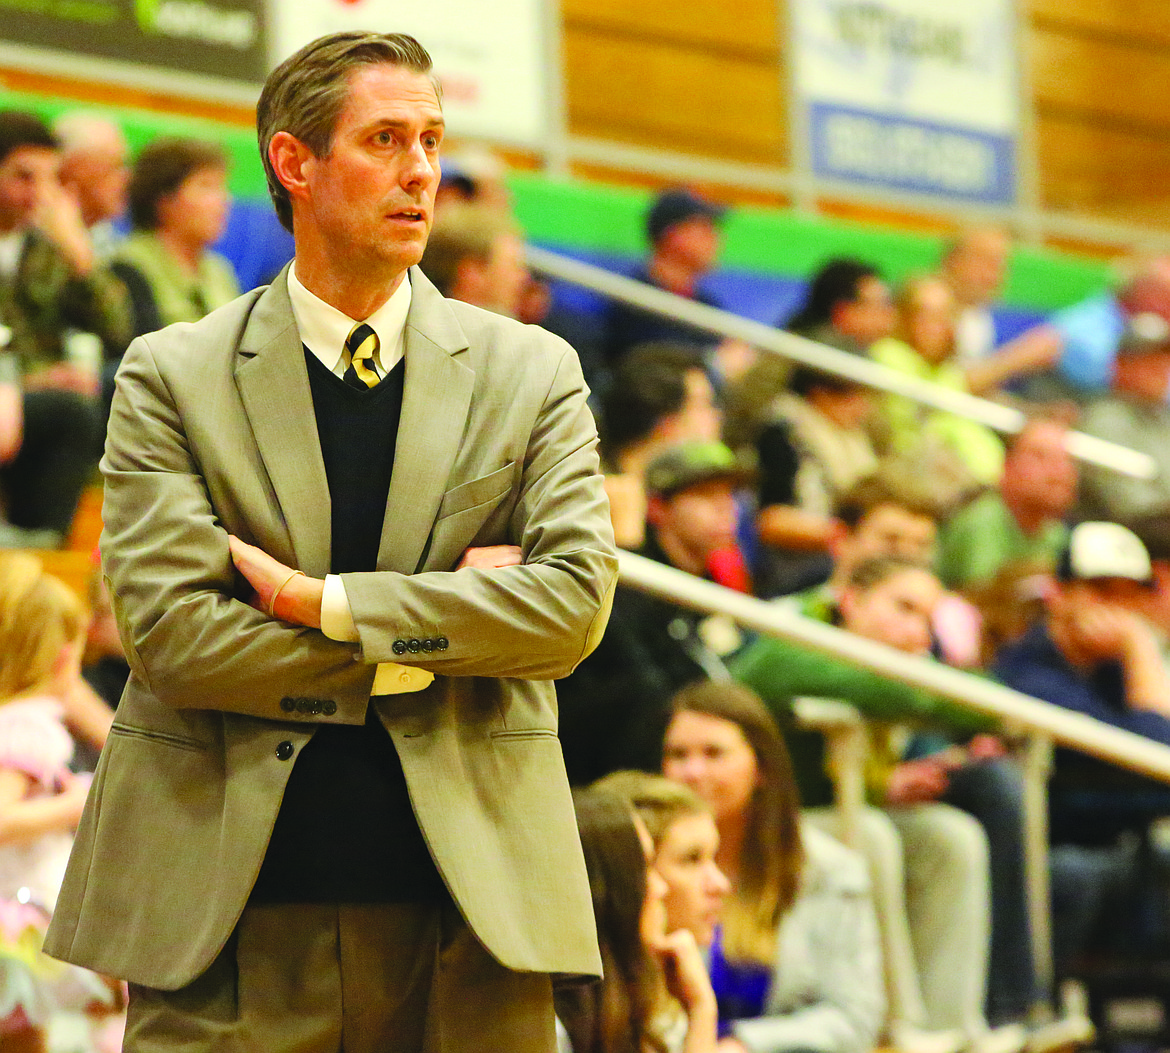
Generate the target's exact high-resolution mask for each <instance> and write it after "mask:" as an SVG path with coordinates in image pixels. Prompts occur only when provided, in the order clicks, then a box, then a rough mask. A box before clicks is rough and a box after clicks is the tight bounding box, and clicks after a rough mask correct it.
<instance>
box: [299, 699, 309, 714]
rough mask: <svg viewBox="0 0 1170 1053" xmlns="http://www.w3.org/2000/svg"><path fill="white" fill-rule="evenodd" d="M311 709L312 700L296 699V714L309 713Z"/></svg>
mask: <svg viewBox="0 0 1170 1053" xmlns="http://www.w3.org/2000/svg"><path fill="white" fill-rule="evenodd" d="M312 709H313V700H312V699H311V698H298V699H297V712H298V713H310V712H312Z"/></svg>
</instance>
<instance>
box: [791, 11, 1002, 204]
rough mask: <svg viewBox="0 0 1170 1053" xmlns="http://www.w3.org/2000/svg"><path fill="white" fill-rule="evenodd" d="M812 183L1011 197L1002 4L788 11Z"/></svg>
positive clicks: (985, 198)
mask: <svg viewBox="0 0 1170 1053" xmlns="http://www.w3.org/2000/svg"><path fill="white" fill-rule="evenodd" d="M790 2H791V4H792V12H793V31H794V32H793V39H794V45H793V47H794V69H795V80H796V87H797V91H798V93H799V95H800V97H801V99H802V101H803V103H804V106H805V112H806V114H807V118H808V120H807V128H808V134H809V142H808V149H809V153H810V156H811V162H812V168H813V171H814V172H815V173H816V174H817V175H821V176H826V177H832V178H836V179H844V180H849V181H853V182H861V183H866V184H869V185H874V186H886V187H889V188H891V189H897V190H909V191H913V192H917V193H924V194H930V195H935V196H943V197H950V198H959V199H963V200H967V201H979V202H985V203H996V204H998V203H1009V202H1011V201H1012V200H1013V199H1014V197H1015V192H1016V191H1015V182H1016V179H1015V166H1016V153H1017V144H1016V139H1017V126H1018V115H1017V110H1018V100H1017V96H1016V86H1017V76H1016V60H1015V38H1014V25H1015V22H1014V18H1015V15H1014V11H1013V7H1012V2H1013V0H964V2H963V3H962V4H939V3H938V2H937V0H790Z"/></svg>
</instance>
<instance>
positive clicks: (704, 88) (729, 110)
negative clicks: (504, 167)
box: [564, 25, 784, 164]
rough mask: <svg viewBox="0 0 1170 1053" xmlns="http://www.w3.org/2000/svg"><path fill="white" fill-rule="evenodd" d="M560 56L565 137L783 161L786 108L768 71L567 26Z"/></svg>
mask: <svg viewBox="0 0 1170 1053" xmlns="http://www.w3.org/2000/svg"><path fill="white" fill-rule="evenodd" d="M564 47H565V70H566V83H567V95H568V104H569V105H568V108H569V128H570V130H571V131H572V132H574V133H576V134H580V135H590V136H597V137H600V138H608V139H617V140H620V141H623V142H633V143H637V144H639V145H644V146H653V147H658V148H661V149H667V150H674V151H677V152H681V153H688V154H699V155H703V156H708V157H721V158H728V159H732V160H737V161H756V162H763V163H771V164H778V163H782V162H783V158H784V135H783V125H784V121H783V114H784V107H783V101H782V86H781V74H780V72H779V71H778V69H777V66H776V64H775V63H774V62H767V61H757V60H749V59H745V58H743V57H729V56H727V55H724V54H721V53H718V52H713V51H711V50H707V49H704V48H702V47H698V46H693V45H688V44H683V43H678V42H675V41H670V40H662V39H651V38H646V37H642V36H631V35H628V34H626V33H619V32H617V31H602V30H599V29H597V28H592V27H591V28H584V27H579V26H576V25H566V27H565V36H564Z"/></svg>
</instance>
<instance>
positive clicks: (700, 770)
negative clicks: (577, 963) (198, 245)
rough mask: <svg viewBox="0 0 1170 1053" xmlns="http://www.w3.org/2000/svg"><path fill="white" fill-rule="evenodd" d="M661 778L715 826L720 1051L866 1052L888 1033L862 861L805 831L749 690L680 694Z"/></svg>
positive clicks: (713, 959)
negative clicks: (707, 813) (719, 880)
mask: <svg viewBox="0 0 1170 1053" xmlns="http://www.w3.org/2000/svg"><path fill="white" fill-rule="evenodd" d="M673 710H674V715H673V717H672V718H671V721H670V725H669V727H668V729H667V733H666V743H665V749H664V761H663V771H664V773H665V774H666V775H667V776H668V777H669V778H671V779H674V780H677V781H678V782H681V783H683V784H685V785H687V786H689V787H690V788H691V789H692V790H694V791H695V793H696V794H698V796H699V797H700V798H702V799H703V800H704V801H705V802H706V803H707V805H709V806H710V808H711V811H712V812H713V814H714V817H715V822H716V825H717V828H718V846H719V847H718V854H717V857H716V858H717V862H718V866H719V869H720V870H721V871H722V872H723V873H724V874H726V875H727V877H728V879H729V880H730V882H731V895H730V898H729V900H728V903H727V905H726V908H725V910H724V912H723V924H722V927H721V929H720V930H719V932H718V933H717V935H716V936H715V939H714V941H713V942H712V944H711V948H710V970H711V982H712V986H713V987H714V990H715V993H716V996H717V999H718V1005H719V1022H720V1032H721V1034H725V1035H728V1036H730V1037H729V1038H725V1039H724V1040H723V1042H722V1043H721V1045H720V1049H721V1050H727V1051H728V1053H731V1051H733V1050H734V1051H747V1050H750V1051H751V1053H793V1051H796V1050H801V1051H813V1050H815V1051H817V1053H865V1051H867V1050H869V1049H871V1048H872V1047H873V1045H874V1043H875V1040H876V1039H877V1036H878V1032H879V1030H880V1028H881V1024H882V1020H883V1016H884V1011H885V1001H884V998H883V995H882V975H881V956H880V952H879V950H878V936H877V924H876V921H875V918H874V911H873V905H872V903H871V901H870V894H869V878H868V876H867V874H866V867H865V863H864V861H863V860H862V858H861V857H860V856H858V855H857V854H855V853H854V852H851V851H849V850H848V849H846V848H845V847H843V846H842V845H840V844H838V843H837V842H836V841H834V840H832V838H830V837H829V836H828V835H827V834H823V833H821V832H819V831H818V830H815V829H813V828H811V827H809V826H807V825H804V824H802V823H801V822H800V819H799V811H798V808H799V802H798V799H797V791H796V785H795V783H794V781H793V778H792V769H791V765H790V763H789V759H788V753H787V750H786V749H785V747H784V740H783V739H782V738H781V735H780V732H779V730H778V728H777V726H776V724H775V722H774V721H773V720H772V717H771V715H770V714H769V713H768V711H767V710H766V709H765V708H764V706H763V704H762V703H761V702H760V700H759V699H758V698H757V697H756V696H755V695H754V694H752V692H751V691H749V690H748V689H747V688H745V687H742V686H740V685H738V684H732V683H716V682H707V683H701V684H695V685H693V686H691V687H688V688H684V689H683V690H682V691H681V692H679V694H678V695H676V696H675V699H674V702H673Z"/></svg>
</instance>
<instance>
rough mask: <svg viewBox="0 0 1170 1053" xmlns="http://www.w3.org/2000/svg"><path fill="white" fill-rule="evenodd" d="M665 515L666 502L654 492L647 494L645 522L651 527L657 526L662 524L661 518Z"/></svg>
mask: <svg viewBox="0 0 1170 1053" xmlns="http://www.w3.org/2000/svg"><path fill="white" fill-rule="evenodd" d="M665 515H666V502H665V501H664V500H663V499H662V498H661V497H659V496H658V495H656V494H655V495H653V496H648V497H647V498H646V522H647V523H649V524H650V525H651V526H652V527H659V526H661V525H662V519H663V516H665Z"/></svg>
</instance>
